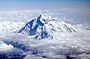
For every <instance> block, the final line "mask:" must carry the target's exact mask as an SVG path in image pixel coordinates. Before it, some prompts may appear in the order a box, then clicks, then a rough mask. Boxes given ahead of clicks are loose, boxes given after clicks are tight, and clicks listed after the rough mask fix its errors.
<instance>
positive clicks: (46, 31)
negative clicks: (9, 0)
mask: <svg viewBox="0 0 90 59" xmlns="http://www.w3.org/2000/svg"><path fill="white" fill-rule="evenodd" d="M18 12H20V11H17V14H19V13H18ZM22 12H23V15H24V13H25V14H26V12H30V11H29V10H27V11H22ZM33 12H34V11H33ZM12 13H16V11H14V12H11V15H12ZM14 16H15V14H14ZM20 17H21V16H20ZM25 17H26V16H25ZM14 18H15V19H16V16H15V17H14ZM3 19H4V18H3V17H0V58H1V59H15V58H17V59H89V58H90V43H89V42H90V40H89V39H90V30H87V29H88V28H89V25H85V24H75V25H72V24H70V23H66V22H65V21H63V20H58V18H54V17H51V16H49V15H48V14H42V15H38V17H35V19H28V21H26V22H25V21H18V22H17V21H9V20H3Z"/></svg>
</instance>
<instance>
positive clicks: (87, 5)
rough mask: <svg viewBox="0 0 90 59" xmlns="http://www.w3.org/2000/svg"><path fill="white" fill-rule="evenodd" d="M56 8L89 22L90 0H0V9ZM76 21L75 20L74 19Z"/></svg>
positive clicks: (69, 15)
mask: <svg viewBox="0 0 90 59" xmlns="http://www.w3.org/2000/svg"><path fill="white" fill-rule="evenodd" d="M13 9H15V10H17V9H19V10H22V9H25V10H29V9H43V10H45V9H52V10H54V9H58V10H60V12H59V13H61V15H60V16H62V13H63V14H64V16H68V17H70V18H73V19H80V20H79V21H80V22H81V20H82V22H86V23H88V24H90V16H89V15H90V0H0V10H13ZM76 21H77V20H76Z"/></svg>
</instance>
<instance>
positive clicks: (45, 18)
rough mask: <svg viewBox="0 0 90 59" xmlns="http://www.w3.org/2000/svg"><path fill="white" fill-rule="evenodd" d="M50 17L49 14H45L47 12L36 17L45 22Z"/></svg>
mask: <svg viewBox="0 0 90 59" xmlns="http://www.w3.org/2000/svg"><path fill="white" fill-rule="evenodd" d="M51 19H52V17H51V16H49V15H47V14H42V15H40V16H39V17H38V18H37V21H41V22H42V23H47V22H48V21H50V20H51Z"/></svg>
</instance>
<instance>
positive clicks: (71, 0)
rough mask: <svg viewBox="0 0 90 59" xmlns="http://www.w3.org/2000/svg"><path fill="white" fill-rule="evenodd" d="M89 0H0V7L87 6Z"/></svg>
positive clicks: (51, 7)
mask: <svg viewBox="0 0 90 59" xmlns="http://www.w3.org/2000/svg"><path fill="white" fill-rule="evenodd" d="M89 5H90V0H0V9H32V8H42V9H53V8H66V7H67V8H72V7H73V8H89Z"/></svg>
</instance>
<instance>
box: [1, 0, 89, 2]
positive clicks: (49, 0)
mask: <svg viewBox="0 0 90 59" xmlns="http://www.w3.org/2000/svg"><path fill="white" fill-rule="evenodd" d="M0 2H90V0H0Z"/></svg>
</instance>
